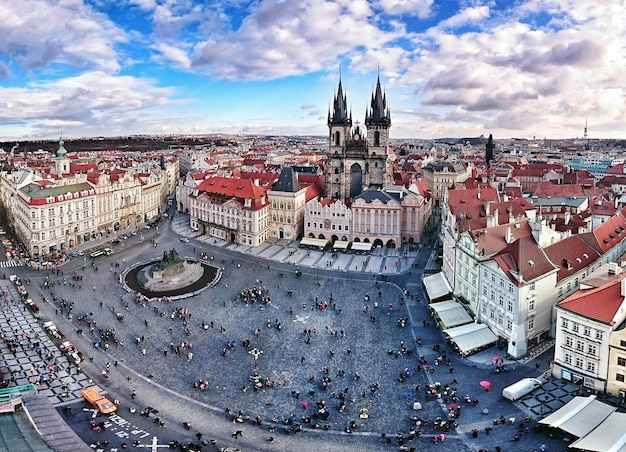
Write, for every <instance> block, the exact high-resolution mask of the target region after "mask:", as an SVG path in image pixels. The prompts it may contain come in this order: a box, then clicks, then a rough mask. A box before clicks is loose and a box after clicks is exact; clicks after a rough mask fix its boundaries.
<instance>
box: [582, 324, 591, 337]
mask: <svg viewBox="0 0 626 452" xmlns="http://www.w3.org/2000/svg"><path fill="white" fill-rule="evenodd" d="M583 334H584V335H585V336H591V328H589V327H588V326H586V327H584V328H583Z"/></svg>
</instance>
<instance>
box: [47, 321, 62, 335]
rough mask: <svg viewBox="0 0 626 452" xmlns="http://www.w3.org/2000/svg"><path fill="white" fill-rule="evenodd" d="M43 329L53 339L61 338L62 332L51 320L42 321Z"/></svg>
mask: <svg viewBox="0 0 626 452" xmlns="http://www.w3.org/2000/svg"><path fill="white" fill-rule="evenodd" d="M43 329H44V330H45V331H46V332H47V333H48V334H49V335H50V336H52V337H53V338H55V339H63V334H62V333H61V332H60V331H59V330H58V329H57V326H56V325H55V324H54V322H52V321H51V320H49V321H47V322H44V324H43Z"/></svg>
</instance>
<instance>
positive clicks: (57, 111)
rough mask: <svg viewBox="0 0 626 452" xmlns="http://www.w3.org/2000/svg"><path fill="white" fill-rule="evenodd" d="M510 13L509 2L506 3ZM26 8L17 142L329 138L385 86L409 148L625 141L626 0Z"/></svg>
mask: <svg viewBox="0 0 626 452" xmlns="http://www.w3.org/2000/svg"><path fill="white" fill-rule="evenodd" d="M501 3H505V4H504V5H503V4H501ZM512 3H514V4H513V5H509V2H496V1H487V0H485V1H482V0H475V1H470V0H467V1H466V0H443V1H434V0H370V1H365V0H360V1H355V0H351V1H350V0H336V1H329V0H326V1H325V0H306V1H293V2H291V1H282V0H259V1H254V2H250V1H239V0H229V1H210V0H208V1H204V2H196V1H192V0H189V1H184V2H177V1H174V0H119V1H116V0H93V1H81V0H72V1H67V2H57V1H52V0H30V1H27V0H18V1H16V2H11V3H10V4H7V5H3V11H2V12H0V18H2V20H1V21H0V32H1V33H2V35H3V40H2V41H1V42H0V105H2V106H3V108H0V139H1V140H22V139H52V138H55V137H58V136H60V135H61V134H62V135H63V136H66V137H69V138H72V137H89V136H123V135H137V134H211V133H224V134H272V135H326V134H327V133H328V129H327V127H326V119H327V114H328V109H329V108H330V106H331V103H332V99H333V96H334V94H335V92H336V89H337V84H338V81H339V77H340V76H341V80H342V85H343V88H344V92H345V93H346V95H347V101H348V104H349V106H350V109H351V111H352V115H353V119H354V122H355V123H356V121H359V122H360V123H362V122H363V120H364V113H365V109H366V107H367V106H368V104H369V100H370V98H371V95H372V92H373V89H374V85H375V83H376V79H377V77H378V76H380V80H381V83H382V85H383V89H384V91H385V93H386V96H387V102H388V105H389V108H390V111H391V120H392V127H391V136H392V138H416V139H431V138H442V137H468V136H479V135H485V136H487V135H488V134H493V136H494V138H497V139H502V138H510V137H519V138H533V137H536V138H540V137H547V138H574V137H582V135H583V130H584V127H585V124H586V123H587V124H588V128H589V136H590V137H591V138H624V137H626V133H624V132H623V131H622V129H623V124H624V122H625V120H626V105H625V98H624V90H623V88H622V86H621V85H622V82H621V78H622V77H621V71H620V69H621V68H622V67H624V60H625V59H626V53H625V52H624V49H623V48H622V47H621V44H620V43H621V41H622V40H623V38H624V37H625V36H626V25H625V24H624V22H625V21H624V20H623V18H624V12H623V8H622V7H621V4H622V2H621V1H620V0H602V1H600V0H598V1H593V2H577V1H576V0H520V1H515V2H512Z"/></svg>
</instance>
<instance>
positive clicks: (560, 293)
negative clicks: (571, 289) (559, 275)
mask: <svg viewBox="0 0 626 452" xmlns="http://www.w3.org/2000/svg"><path fill="white" fill-rule="evenodd" d="M558 294H559V297H560V296H561V295H563V288H562V287H559V292H558Z"/></svg>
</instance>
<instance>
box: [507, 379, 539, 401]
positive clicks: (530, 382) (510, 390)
mask: <svg viewBox="0 0 626 452" xmlns="http://www.w3.org/2000/svg"><path fill="white" fill-rule="evenodd" d="M542 384H543V382H542V381H541V380H538V379H537V378H522V379H521V380H520V381H518V382H517V383H513V384H512V385H511V386H507V387H506V388H504V389H503V390H502V397H504V398H505V399H509V400H511V401H513V402H514V401H516V400H517V399H519V398H521V397H524V396H525V395H526V394H528V393H530V392H532V391H534V390H535V389H537V388H538V387H540V386H541V385H542Z"/></svg>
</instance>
